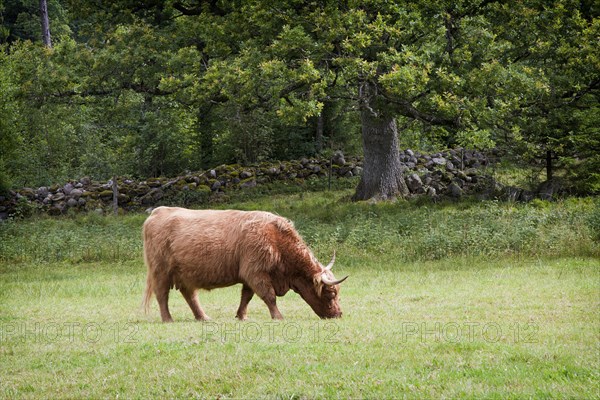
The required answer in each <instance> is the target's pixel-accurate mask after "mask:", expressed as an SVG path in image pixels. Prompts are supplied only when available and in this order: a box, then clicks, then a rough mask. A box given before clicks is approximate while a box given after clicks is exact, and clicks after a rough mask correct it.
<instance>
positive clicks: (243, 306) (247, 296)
mask: <svg viewBox="0 0 600 400" xmlns="http://www.w3.org/2000/svg"><path fill="white" fill-rule="evenodd" d="M252 296H254V291H253V290H252V289H251V288H250V286H248V285H246V284H244V286H242V300H241V301H240V308H238V310H237V314H236V318H237V319H239V320H241V321H244V320H245V319H246V318H247V317H246V314H247V312H248V303H250V300H252Z"/></svg>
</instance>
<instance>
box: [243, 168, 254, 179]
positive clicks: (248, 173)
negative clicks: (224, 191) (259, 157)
mask: <svg viewBox="0 0 600 400" xmlns="http://www.w3.org/2000/svg"><path fill="white" fill-rule="evenodd" d="M251 176H252V172H250V171H246V170H244V171H242V172H241V173H240V179H248V178H250V177H251Z"/></svg>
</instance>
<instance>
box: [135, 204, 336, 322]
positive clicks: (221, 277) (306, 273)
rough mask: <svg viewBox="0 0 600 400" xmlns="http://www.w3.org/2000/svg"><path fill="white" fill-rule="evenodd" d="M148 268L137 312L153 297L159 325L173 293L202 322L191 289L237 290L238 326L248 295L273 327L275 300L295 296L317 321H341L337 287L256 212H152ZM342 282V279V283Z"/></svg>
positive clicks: (278, 226)
mask: <svg viewBox="0 0 600 400" xmlns="http://www.w3.org/2000/svg"><path fill="white" fill-rule="evenodd" d="M143 237H144V259H145V262H146V265H147V267H148V276H147V280H146V292H145V295H144V301H143V303H144V306H145V308H146V310H148V308H149V304H150V298H151V296H152V294H153V293H154V294H155V295H156V298H157V301H158V304H159V307H160V314H161V318H162V320H163V321H166V322H167V321H172V320H173V319H172V317H171V314H170V312H169V308H168V297H169V291H170V289H171V288H175V289H178V290H179V291H181V294H182V295H183V297H184V298H185V300H186V301H187V303H188V304H189V306H190V308H191V309H192V312H193V313H194V316H195V317H196V319H199V320H205V319H208V317H207V315H206V314H205V313H204V311H203V310H202V308H201V307H200V303H199V302H198V296H197V291H198V289H208V290H210V289H215V288H220V287H226V286H230V285H234V284H237V283H241V284H242V285H243V286H242V298H241V302H240V306H239V309H238V311H237V317H238V318H239V319H246V312H247V307H248V303H249V302H250V300H251V299H252V296H253V295H254V293H256V294H257V295H258V296H259V297H260V298H261V299H262V300H263V301H264V302H265V304H266V305H267V307H268V308H269V311H270V313H271V317H272V318H274V319H280V318H282V317H281V313H280V312H279V310H278V309H277V305H276V296H283V295H284V294H285V293H286V292H287V291H288V290H289V289H292V290H294V291H296V292H297V293H299V294H300V295H301V296H302V298H303V299H304V300H305V301H306V302H307V303H308V304H309V305H310V306H311V307H312V309H313V310H314V311H315V313H316V314H317V315H318V316H320V317H321V318H334V317H339V316H341V314H342V312H341V310H340V306H339V301H338V294H339V283H340V282H341V281H343V279H342V280H339V281H336V280H335V278H334V276H333V275H332V273H331V272H330V271H329V268H330V266H331V264H330V266H328V267H329V268H327V267H323V266H322V265H321V264H320V263H319V262H318V261H317V259H316V258H315V257H314V256H313V254H312V252H311V251H310V249H309V248H308V247H307V246H306V244H305V243H304V241H303V240H302V238H301V237H300V236H299V235H298V233H297V232H296V230H295V229H294V227H293V225H292V223H291V222H290V221H288V220H287V219H285V218H282V217H279V216H277V215H274V214H271V213H268V212H262V211H236V210H188V209H184V208H177V207H158V208H156V209H155V210H154V211H153V212H152V214H151V215H150V217H148V219H147V220H146V222H145V223H144V227H143ZM344 279H345V278H344Z"/></svg>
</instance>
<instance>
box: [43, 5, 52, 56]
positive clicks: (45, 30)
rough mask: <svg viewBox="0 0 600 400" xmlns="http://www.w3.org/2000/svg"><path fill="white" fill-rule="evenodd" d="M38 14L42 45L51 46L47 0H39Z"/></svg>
mask: <svg viewBox="0 0 600 400" xmlns="http://www.w3.org/2000/svg"><path fill="white" fill-rule="evenodd" d="M40 16H41V22H42V42H44V46H46V47H48V48H51V47H52V40H51V39H50V18H48V2H47V0H40Z"/></svg>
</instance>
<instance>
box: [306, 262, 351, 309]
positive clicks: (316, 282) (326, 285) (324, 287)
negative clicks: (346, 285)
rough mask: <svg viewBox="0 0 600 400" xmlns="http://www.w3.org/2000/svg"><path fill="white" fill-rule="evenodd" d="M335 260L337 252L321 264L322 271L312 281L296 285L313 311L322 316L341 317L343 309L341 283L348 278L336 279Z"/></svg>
mask: <svg viewBox="0 0 600 400" xmlns="http://www.w3.org/2000/svg"><path fill="white" fill-rule="evenodd" d="M334 262H335V252H334V253H333V258H332V259H331V262H330V263H329V264H328V265H327V266H326V267H324V266H323V265H321V264H319V267H320V271H319V272H318V273H317V274H315V275H314V276H313V279H312V282H306V281H305V282H304V284H299V285H297V286H296V287H294V290H295V291H296V292H297V293H299V294H300V296H302V298H303V299H304V301H306V302H307V303H308V305H310V307H311V308H312V309H313V311H314V312H315V313H316V314H317V315H318V316H319V317H321V318H339V317H341V316H342V310H341V308H340V303H339V293H340V283H342V282H343V281H345V280H346V278H348V277H347V276H346V277H344V278H342V279H336V278H335V276H333V273H332V272H331V268H332V267H333V264H334Z"/></svg>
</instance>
